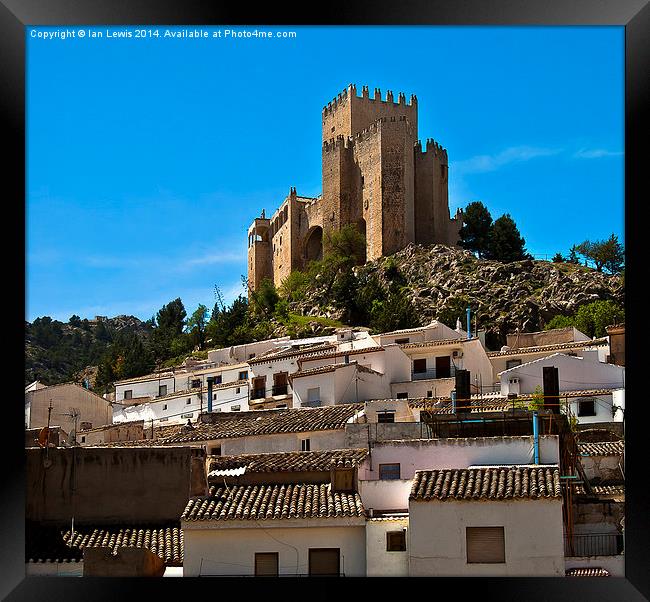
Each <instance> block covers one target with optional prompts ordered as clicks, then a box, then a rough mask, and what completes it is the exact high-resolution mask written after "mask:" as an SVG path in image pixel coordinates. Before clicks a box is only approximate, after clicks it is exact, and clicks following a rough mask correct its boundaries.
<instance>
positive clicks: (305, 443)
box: [300, 439, 309, 451]
mask: <svg viewBox="0 0 650 602" xmlns="http://www.w3.org/2000/svg"><path fill="white" fill-rule="evenodd" d="M300 451H309V439H301V440H300Z"/></svg>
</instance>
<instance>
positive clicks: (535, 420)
mask: <svg viewBox="0 0 650 602" xmlns="http://www.w3.org/2000/svg"><path fill="white" fill-rule="evenodd" d="M533 449H534V451H535V464H539V425H538V418H537V412H533Z"/></svg>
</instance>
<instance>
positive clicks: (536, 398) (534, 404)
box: [528, 385, 544, 411]
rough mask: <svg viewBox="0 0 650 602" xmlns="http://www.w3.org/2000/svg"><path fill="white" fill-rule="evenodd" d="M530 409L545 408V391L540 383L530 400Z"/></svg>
mask: <svg viewBox="0 0 650 602" xmlns="http://www.w3.org/2000/svg"><path fill="white" fill-rule="evenodd" d="M528 409H529V410H533V411H537V410H542V409H544V391H543V390H542V387H541V386H540V385H537V386H536V387H535V391H534V392H533V395H532V398H531V400H530V402H528Z"/></svg>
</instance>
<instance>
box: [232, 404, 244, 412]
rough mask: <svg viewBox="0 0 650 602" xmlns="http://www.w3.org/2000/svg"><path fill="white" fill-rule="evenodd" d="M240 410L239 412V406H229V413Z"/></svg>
mask: <svg viewBox="0 0 650 602" xmlns="http://www.w3.org/2000/svg"><path fill="white" fill-rule="evenodd" d="M240 410H241V406H240V405H237V406H230V411H231V412H239V411H240Z"/></svg>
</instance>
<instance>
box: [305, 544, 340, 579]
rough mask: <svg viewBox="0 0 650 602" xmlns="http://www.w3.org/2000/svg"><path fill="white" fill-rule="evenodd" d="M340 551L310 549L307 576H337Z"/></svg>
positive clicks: (333, 549)
mask: <svg viewBox="0 0 650 602" xmlns="http://www.w3.org/2000/svg"><path fill="white" fill-rule="evenodd" d="M340 556H341V550H340V549H339V548H312V549H310V550H309V574H310V575H321V576H322V575H327V576H329V577H338V576H339V566H340Z"/></svg>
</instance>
